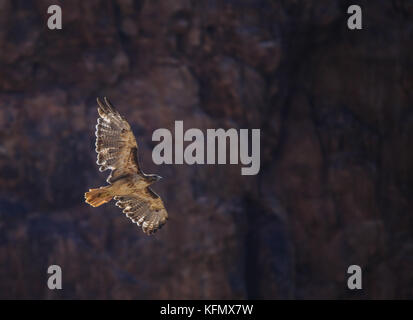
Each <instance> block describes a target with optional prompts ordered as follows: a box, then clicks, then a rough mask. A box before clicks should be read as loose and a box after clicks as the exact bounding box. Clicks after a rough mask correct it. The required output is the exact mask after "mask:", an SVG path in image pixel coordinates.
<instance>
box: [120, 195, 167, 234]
mask: <svg viewBox="0 0 413 320" xmlns="http://www.w3.org/2000/svg"><path fill="white" fill-rule="evenodd" d="M114 199H115V200H117V202H116V205H117V206H118V207H119V208H122V209H123V213H125V214H126V216H127V217H128V218H129V219H131V220H132V221H133V222H134V223H136V224H137V225H138V226H142V230H143V232H145V233H146V234H147V235H150V234H153V233H155V232H156V231H157V230H158V229H160V228H162V226H163V225H164V224H165V223H166V220H168V212H167V211H166V210H165V207H164V205H163V202H162V199H161V198H160V197H159V196H158V195H157V194H156V193H155V192H153V190H152V189H150V188H149V187H147V188H145V189H144V190H142V192H140V193H135V194H133V195H128V196H116V197H115V198H114Z"/></svg>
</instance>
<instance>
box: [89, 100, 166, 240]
mask: <svg viewBox="0 0 413 320" xmlns="http://www.w3.org/2000/svg"><path fill="white" fill-rule="evenodd" d="M104 100H105V103H104V104H103V103H102V102H101V101H100V100H99V98H98V99H97V102H98V105H99V107H98V112H99V116H100V118H98V124H97V125H96V152H97V153H98V157H97V161H96V163H97V164H98V165H100V168H99V170H100V171H105V170H108V169H110V170H111V173H110V175H109V177H108V178H107V180H106V181H107V182H108V183H109V185H107V186H104V187H100V188H98V189H90V190H89V192H86V193H85V198H86V202H87V203H89V204H90V205H91V206H93V207H98V206H100V205H102V204H104V203H106V202H108V201H110V200H112V198H113V199H114V200H117V202H116V205H117V206H118V207H120V208H122V209H123V212H124V213H125V214H126V216H127V217H129V218H130V219H131V220H132V221H133V222H135V223H137V225H138V226H142V230H143V232H145V233H146V234H148V235H149V234H152V233H154V232H156V231H157V230H158V229H160V228H161V227H162V226H163V225H164V224H165V222H166V220H167V219H168V213H167V212H166V210H165V207H164V205H163V202H162V200H161V198H160V197H159V196H158V195H157V194H156V193H155V192H154V191H152V190H151V188H149V185H151V184H152V183H154V182H156V181H158V180H159V179H161V177H160V176H158V175H155V174H145V173H143V171H142V170H141V168H140V166H139V163H138V145H137V143H136V139H135V136H134V135H133V132H132V130H131V127H130V125H129V123H128V122H127V121H126V120H125V119H124V118H123V117H122V116H121V115H120V114H119V112H117V111H116V110H115V108H114V107H113V106H112V104H111V103H110V102H109V101H108V99H106V98H104Z"/></svg>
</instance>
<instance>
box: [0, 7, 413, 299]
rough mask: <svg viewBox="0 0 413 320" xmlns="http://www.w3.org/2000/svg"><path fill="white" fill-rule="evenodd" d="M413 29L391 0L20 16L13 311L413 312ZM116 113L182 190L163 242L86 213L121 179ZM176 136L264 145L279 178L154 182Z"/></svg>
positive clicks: (10, 150)
mask: <svg viewBox="0 0 413 320" xmlns="http://www.w3.org/2000/svg"><path fill="white" fill-rule="evenodd" d="M52 4H59V5H61V7H62V11H63V29H62V30H54V31H52V30H49V29H48V28H47V18H48V15H47V8H48V6H49V5H52ZM350 4H359V5H361V7H362V9H363V30H361V31H350V30H349V29H348V28H347V18H348V15H347V7H348V6H349V5H350ZM412 16H413V2H412V1H390V0H377V1H361V0H359V1H352V2H349V1H338V0H325V1H322V0H314V1H310V0H306V1H304V0H303V1H294V0H290V1H247V0H240V1H213V0H210V1H184V0H182V1H133V0H117V1H103V0H102V1H97V0H88V1H81V0H70V1H57V0H55V1H50V0H49V1H46V0H44V1H23V0H16V1H15V0H13V1H12V0H0V298H36V299H45V298H46V299H59V298H66V299H68V298H71V299H72V298H77V299H86V298H89V299H156V298H168V299H192V298H200V299H204V298H205V299H206V298H210V299H221V298H232V299H238V298H265V299H279V298H298V299H303V298H304V299H312V298H328V299H330V298H340V299H341V298H345V299H355V298H373V299H379V298H380V299H381V298H413V234H412V228H413V220H412V209H413V200H412V190H413V151H412V150H413V148H412V139H413V112H412V102H413V101H412V100H413V90H412V86H413V73H412V70H413V65H412V64H413V63H412V57H413V41H412V39H413V38H412V37H413V23H412V21H413V20H412ZM97 96H108V97H109V98H110V99H111V100H112V102H113V103H114V105H115V106H117V108H118V110H119V111H120V112H121V114H123V115H124V116H125V117H126V118H127V119H128V121H129V122H130V123H131V125H132V127H133V129H134V132H135V135H136V137H137V140H138V143H139V145H140V159H141V162H142V164H143V168H144V170H145V171H146V172H148V173H158V174H160V175H162V176H164V180H162V181H161V182H160V183H158V184H157V185H155V187H154V189H155V190H156V191H157V192H158V193H159V194H161V196H162V197H163V199H164V202H165V204H166V207H167V209H168V211H169V216H170V220H169V221H168V223H167V225H166V226H165V227H164V228H163V229H162V230H161V231H160V232H158V233H157V234H156V235H155V236H153V237H147V236H146V235H144V234H143V233H142V231H141V230H139V229H138V228H137V227H136V225H134V224H132V223H131V222H130V221H129V219H127V218H125V217H124V216H123V214H122V213H121V211H120V210H119V209H118V208H117V207H115V206H114V204H113V202H111V203H110V204H106V205H104V206H102V207H99V208H92V207H90V206H88V205H87V204H85V203H84V202H83V194H84V192H85V191H87V190H88V189H89V188H91V187H98V186H100V185H103V184H104V183H105V179H106V176H107V172H105V174H101V173H99V171H98V167H97V166H96V164H95V161H96V154H95V151H94V130H95V129H94V126H95V124H96V117H97V112H96V102H95V99H96V97H97ZM175 120H184V128H185V129H188V128H192V127H197V128H200V129H202V130H204V129H206V128H220V127H222V128H225V129H228V128H232V127H234V128H237V129H239V128H249V129H252V128H260V129H261V171H260V173H259V174H258V175H257V176H241V174H240V166H236V165H221V166H218V165H216V166H207V165H192V166H190V165H162V166H156V165H154V164H153V162H152V160H151V152H152V148H153V147H154V146H155V142H152V141H151V136H152V132H153V131H154V130H155V129H157V128H169V129H172V128H173V126H174V121H175ZM52 264H58V265H60V266H61V267H62V270H63V290H60V291H58V290H55V291H51V290H49V289H48V288H47V285H46V282H47V277H48V275H47V268H48V266H49V265H52ZM351 264H357V265H360V266H361V267H362V269H363V290H361V291H357V290H356V291H350V290H349V289H347V277H348V275H347V273H346V272H347V268H348V266H349V265H351Z"/></svg>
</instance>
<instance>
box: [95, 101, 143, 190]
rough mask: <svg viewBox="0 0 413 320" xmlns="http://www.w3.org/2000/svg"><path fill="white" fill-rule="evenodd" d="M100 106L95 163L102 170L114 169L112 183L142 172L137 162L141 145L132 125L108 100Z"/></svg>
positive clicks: (109, 181) (110, 180) (110, 181)
mask: <svg viewBox="0 0 413 320" xmlns="http://www.w3.org/2000/svg"><path fill="white" fill-rule="evenodd" d="M104 102H105V103H102V102H101V101H100V100H99V98H97V103H98V105H99V107H98V112H99V116H100V118H98V124H97V125H96V152H97V153H98V157H97V161H96V163H97V164H98V165H100V168H99V170H100V171H105V170H108V169H110V170H112V172H111V174H110V175H109V177H108V178H107V180H106V181H107V182H108V183H113V182H115V181H116V180H118V179H119V178H121V177H124V176H126V175H129V174H136V173H140V172H141V171H140V169H139V163H138V144H137V143H136V139H135V136H134V135H133V132H132V130H131V127H130V125H129V123H128V122H127V121H126V120H125V119H124V118H123V117H122V116H121V115H120V114H119V112H118V111H116V109H115V108H114V107H113V106H112V104H111V103H110V102H109V100H108V99H106V98H104Z"/></svg>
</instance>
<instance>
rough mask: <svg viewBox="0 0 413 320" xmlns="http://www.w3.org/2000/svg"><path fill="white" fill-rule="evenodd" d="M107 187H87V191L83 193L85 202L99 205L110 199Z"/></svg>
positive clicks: (93, 205)
mask: <svg viewBox="0 0 413 320" xmlns="http://www.w3.org/2000/svg"><path fill="white" fill-rule="evenodd" d="M108 187H110V186H106V187H100V188H98V189H89V192H86V193H85V199H86V202H87V203H89V204H90V205H91V206H92V207H99V206H100V205H102V204H104V203H106V202H108V201H110V200H112V197H113V196H112V194H111V193H110V191H109V190H108Z"/></svg>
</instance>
